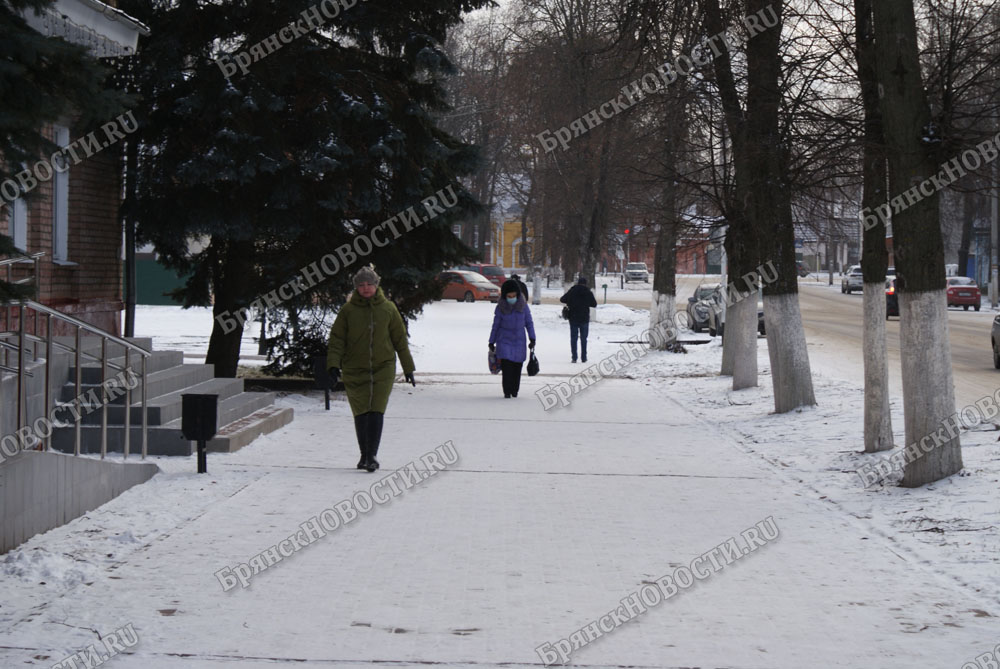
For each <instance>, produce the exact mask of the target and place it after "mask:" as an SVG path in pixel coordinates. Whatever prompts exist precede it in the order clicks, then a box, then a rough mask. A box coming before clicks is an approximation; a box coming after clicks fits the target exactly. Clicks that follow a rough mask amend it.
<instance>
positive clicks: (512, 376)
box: [500, 358, 524, 395]
mask: <svg viewBox="0 0 1000 669" xmlns="http://www.w3.org/2000/svg"><path fill="white" fill-rule="evenodd" d="M522 367H524V362H523V361H522V362H514V361H513V360H504V359H503V358H501V359H500V374H501V376H502V377H503V378H502V382H503V394H504V395H516V394H517V391H518V390H520V389H521V368H522Z"/></svg>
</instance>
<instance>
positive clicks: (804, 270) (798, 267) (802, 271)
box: [795, 261, 809, 277]
mask: <svg viewBox="0 0 1000 669" xmlns="http://www.w3.org/2000/svg"><path fill="white" fill-rule="evenodd" d="M795 271H796V272H798V273H799V276H801V277H806V276H809V268H808V267H806V266H805V265H803V264H802V262H801V261H796V262H795Z"/></svg>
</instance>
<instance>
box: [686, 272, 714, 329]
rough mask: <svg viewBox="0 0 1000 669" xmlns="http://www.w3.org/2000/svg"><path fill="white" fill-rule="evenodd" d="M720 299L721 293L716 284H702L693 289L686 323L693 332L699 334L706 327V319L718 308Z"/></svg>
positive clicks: (689, 299)
mask: <svg viewBox="0 0 1000 669" xmlns="http://www.w3.org/2000/svg"><path fill="white" fill-rule="evenodd" d="M721 299H722V291H721V287H720V285H719V284H717V283H703V284H700V285H699V286H698V287H697V288H695V289H694V295H692V296H691V297H689V298H688V305H687V314H688V323H689V324H690V327H691V330H692V331H693V332H701V331H702V330H704V329H705V328H706V327H708V318H709V316H710V315H711V313H712V311H713V310H714V309H717V308H718V306H717V305H718V303H719V300H721ZM706 300H707V301H706Z"/></svg>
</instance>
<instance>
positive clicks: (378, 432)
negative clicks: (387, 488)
mask: <svg viewBox="0 0 1000 669" xmlns="http://www.w3.org/2000/svg"><path fill="white" fill-rule="evenodd" d="M384 416H385V414H382V413H381V412H378V411H370V412H369V413H368V426H367V434H368V462H367V464H366V465H365V469H367V470H368V471H370V472H373V471H375V470H376V469H378V460H376V459H375V456H376V455H378V446H379V442H381V441H382V419H383V417H384Z"/></svg>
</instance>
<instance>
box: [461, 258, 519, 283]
mask: <svg viewBox="0 0 1000 669" xmlns="http://www.w3.org/2000/svg"><path fill="white" fill-rule="evenodd" d="M455 269H460V270H462V271H463V272H476V273H477V274H482V275H483V276H485V277H486V279H487V280H488V281H490V282H491V283H495V284H496V285H498V286H502V285H503V282H504V281H506V280H507V275H506V274H504V273H503V268H502V267H500V266H499V265H493V264H490V263H472V264H469V265H459V266H458V267H456V268H455Z"/></svg>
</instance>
